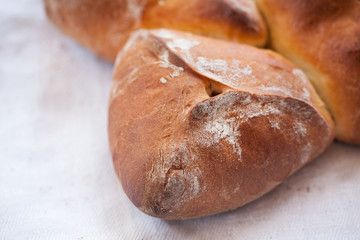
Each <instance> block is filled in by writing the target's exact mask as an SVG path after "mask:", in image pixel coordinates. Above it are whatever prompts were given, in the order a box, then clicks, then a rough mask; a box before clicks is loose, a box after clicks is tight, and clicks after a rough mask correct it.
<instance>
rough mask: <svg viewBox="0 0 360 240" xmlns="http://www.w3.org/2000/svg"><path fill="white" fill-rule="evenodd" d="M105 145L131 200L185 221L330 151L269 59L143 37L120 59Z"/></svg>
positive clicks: (259, 189) (303, 83) (325, 117)
mask: <svg viewBox="0 0 360 240" xmlns="http://www.w3.org/2000/svg"><path fill="white" fill-rule="evenodd" d="M215 46H216V47H215ZM239 53H240V54H239ZM109 138H110V147H111V152H112V156H113V160H114V166H115V169H116V172H117V174H118V175H119V178H120V180H121V182H122V185H123V188H124V190H125V192H126V194H127V195H128V196H129V198H130V199H131V201H132V202H133V203H134V204H135V205H136V206H137V207H138V208H139V209H141V210H142V211H144V212H146V213H148V214H150V215H152V216H156V217H159V218H163V219H185V218H194V217H200V216H205V215H210V214H215V213H218V212H223V211H227V210H231V209H234V208H237V207H239V206H241V205H243V204H245V203H247V202H249V201H251V200H254V199H256V198H258V197H260V196H261V195H263V194H265V193H266V192H268V191H269V190H270V189H272V188H274V187H275V186H276V185H277V184H279V183H280V182H281V181H282V180H283V179H284V178H286V177H287V176H289V175H290V174H292V173H293V172H294V171H296V170H297V169H299V168H300V167H301V166H303V165H304V164H305V163H307V162H308V161H310V160H311V159H313V158H314V157H316V156H317V155H319V154H320V153H321V152H322V151H323V150H324V149H325V148H326V147H327V146H328V145H329V144H330V143H331V141H332V139H333V123H332V120H331V118H330V116H329V114H328V113H327V112H326V110H325V108H324V106H323V104H322V102H321V100H320V99H319V98H318V96H317V95H316V93H315V91H314V89H313V88H312V87H311V85H310V84H309V83H308V81H307V79H306V77H305V76H304V75H303V73H302V72H301V71H300V70H298V69H296V68H294V65H292V64H291V63H290V62H288V61H286V60H285V59H283V58H282V57H280V56H279V55H277V54H275V53H273V52H271V51H266V50H259V49H256V48H253V47H250V46H246V45H241V44H234V43H231V42H225V41H220V40H214V39H208V38H205V37H200V36H195V35H191V34H185V33H182V32H176V31H166V30H153V31H145V30H142V31H138V32H137V33H135V34H134V35H133V36H132V38H131V39H130V40H129V42H128V43H127V45H126V46H125V47H124V49H123V51H122V52H121V53H120V54H119V56H118V59H117V63H116V66H115V73H114V80H113V86H112V94H111V100H110V107H109Z"/></svg>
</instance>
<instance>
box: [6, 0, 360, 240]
mask: <svg viewBox="0 0 360 240" xmlns="http://www.w3.org/2000/svg"><path fill="white" fill-rule="evenodd" d="M0 35H1V37H0V61H1V62H0V239H359V238H360V186H359V183H360V147H359V146H358V147H356V146H351V145H346V144H342V143H334V144H332V146H331V147H330V148H329V149H328V150H327V151H326V152H325V153H324V154H322V155H321V156H320V157H319V158H317V159H315V160H314V161H313V162H311V163H310V164H308V165H307V166H305V167H304V168H303V169H301V170H300V171H298V172H297V173H295V174H294V175H293V176H292V177H290V178H289V179H288V180H286V181H285V182H284V183H282V184H281V185H280V186H279V187H277V188H276V189H274V190H273V191H271V192H270V193H269V194H267V195H265V196H264V197H262V198H260V199H258V200H256V201H254V202H252V203H250V204H247V205H246V206H244V207H242V208H239V209H237V210H234V211H231V212H227V213H222V214H218V215H215V216H210V217H205V218H200V219H195V220H187V221H169V222H167V221H162V220H159V219H155V218H153V217H150V216H147V215H145V214H144V213H142V212H140V211H139V210H137V209H136V208H135V207H134V206H133V205H132V203H131V202H130V201H129V200H128V198H127V197H126V195H125V194H124V192H123V190H122V188H121V185H120V183H119V181H118V180H117V178H116V175H115V172H114V170H113V167H112V160H111V156H110V151H109V146H108V139H107V108H108V98H109V93H110V83H111V78H112V65H111V64H110V63H107V62H105V61H103V60H101V59H99V58H98V57H96V56H95V55H93V54H92V53H91V52H89V51H87V50H85V49H84V48H83V47H81V46H80V45H78V44H77V43H75V42H74V41H73V40H71V39H69V38H68V37H66V36H65V35H63V34H62V33H60V32H59V31H58V30H57V29H55V28H54V27H53V26H52V25H51V23H50V22H49V21H48V20H47V19H46V16H45V13H44V10H43V6H42V2H41V0H17V1H2V3H1V7H0Z"/></svg>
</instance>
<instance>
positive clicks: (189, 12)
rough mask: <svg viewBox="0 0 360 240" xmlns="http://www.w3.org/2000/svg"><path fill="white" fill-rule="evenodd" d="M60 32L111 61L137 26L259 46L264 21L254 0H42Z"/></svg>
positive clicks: (264, 35) (263, 37)
mask: <svg viewBox="0 0 360 240" xmlns="http://www.w3.org/2000/svg"><path fill="white" fill-rule="evenodd" d="M44 3H45V9H46V13H47V15H48V17H49V18H50V20H51V21H52V22H53V23H54V24H55V25H56V26H57V27H58V28H60V29H61V30H62V31H63V32H64V33H66V34H68V35H69V36H71V37H73V38H74V39H76V40H77V41H78V42H79V43H81V44H83V45H84V46H86V47H88V48H90V49H92V50H93V51H95V52H96V53H97V54H99V55H100V56H102V57H104V58H106V59H108V60H111V61H113V60H114V59H115V56H116V54H117V53H118V51H119V49H120V48H121V47H122V46H123V44H124V43H125V42H126V40H127V38H128V37H129V34H130V33H131V32H132V31H133V30H136V29H139V28H149V29H151V28H170V29H179V30H184V31H190V32H194V33H197V34H202V35H208V36H212V37H216V38H222V39H229V40H234V41H240V42H244V43H247V44H252V45H256V46H262V45H264V44H265V42H266V40H267V35H266V27H265V24H264V22H263V20H262V18H261V16H260V14H259V12H258V10H257V8H256V6H255V3H254V1H253V0H191V1H186V3H184V1H183V0H72V1H67V0H44Z"/></svg>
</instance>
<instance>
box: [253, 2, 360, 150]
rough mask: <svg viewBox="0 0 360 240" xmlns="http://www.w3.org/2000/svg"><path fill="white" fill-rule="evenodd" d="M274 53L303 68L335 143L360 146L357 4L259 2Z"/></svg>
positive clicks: (359, 17) (359, 12) (359, 15)
mask: <svg viewBox="0 0 360 240" xmlns="http://www.w3.org/2000/svg"><path fill="white" fill-rule="evenodd" d="M258 5H259V7H260V8H261V9H262V11H263V14H264V16H265V17H266V19H267V22H268V25H269V28H270V32H271V43H272V46H273V48H274V49H275V50H277V51H279V52H280V53H282V54H284V55H285V56H287V57H288V58H289V59H291V60H292V61H293V62H294V63H296V64H297V65H298V66H299V67H301V68H302V69H303V70H304V71H305V72H306V73H307V75H308V76H309V77H310V79H311V80H312V82H313V84H314V86H315V87H316V90H317V91H318V92H319V94H320V95H321V97H322V98H323V99H324V101H325V102H326V104H327V105H328V107H329V109H330V111H331V113H332V114H333V116H334V119H335V123H336V137H337V138H338V139H339V140H342V141H346V142H350V143H356V144H360V94H359V92H360V24H359V22H360V2H359V1H357V0H346V1H336V0H321V1H311V0H302V1H287V0H258Z"/></svg>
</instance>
